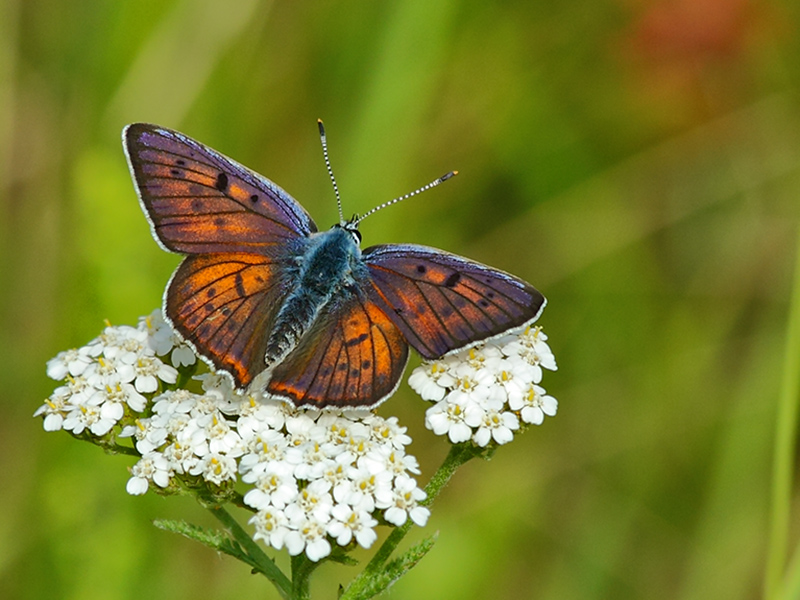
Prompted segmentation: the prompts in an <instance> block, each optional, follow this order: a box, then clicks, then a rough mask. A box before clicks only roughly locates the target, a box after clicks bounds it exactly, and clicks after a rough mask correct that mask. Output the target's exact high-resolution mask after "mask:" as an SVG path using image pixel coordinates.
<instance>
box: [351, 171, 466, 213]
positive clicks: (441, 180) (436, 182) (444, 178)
mask: <svg viewBox="0 0 800 600" xmlns="http://www.w3.org/2000/svg"><path fill="white" fill-rule="evenodd" d="M454 175H458V171H450V172H449V173H445V174H444V175H442V176H441V177H439V178H437V179H434V180H433V181H431V182H430V183H429V184H427V185H423V186H422V187H421V188H417V189H416V190H414V191H413V192H409V193H408V194H406V195H405V196H399V197H397V198H394V199H392V200H389V201H388V202H384V203H383V204H380V205H378V206H376V207H375V208H373V209H372V210H369V211H367V212H365V213H364V214H363V215H361V216H360V217H358V218H357V219H356V220H355V221H353V224H354V225H358V224H359V223H361V221H363V220H364V219H366V218H367V217H368V216H370V215H372V214H375V213H376V212H378V211H379V210H381V209H383V208H386V207H387V206H391V205H392V204H397V203H398V202H402V201H403V200H407V199H408V198H411V196H416V195H417V194H421V193H422V192H424V191H425V190H429V189H431V188H433V187H436V186H437V185H439V184H440V183H444V182H445V181H447V180H448V179H450V178H451V177H453V176H454Z"/></svg>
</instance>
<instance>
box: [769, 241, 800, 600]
mask: <svg viewBox="0 0 800 600" xmlns="http://www.w3.org/2000/svg"><path fill="white" fill-rule="evenodd" d="M796 260H797V262H796V264H795V278H794V287H793V290H792V299H791V306H790V308H789V322H788V324H787V327H786V347H785V350H784V361H783V381H782V383H781V392H780V396H779V399H778V413H777V415H776V416H777V420H776V424H775V448H774V457H773V461H774V462H773V464H772V511H771V515H770V518H771V521H772V523H771V527H770V539H769V548H768V555H767V567H766V572H765V575H764V598H766V600H775V599H777V598H781V597H782V596H783V591H784V590H783V589H782V588H783V585H782V579H783V575H784V569H785V568H786V556H787V553H788V535H789V518H790V514H789V513H790V506H791V499H792V475H793V473H794V454H795V438H796V435H797V415H798V400H800V242H798V257H797V259H796ZM795 568H797V567H795ZM793 579H797V574H796V573H795V574H793V573H789V580H793Z"/></svg>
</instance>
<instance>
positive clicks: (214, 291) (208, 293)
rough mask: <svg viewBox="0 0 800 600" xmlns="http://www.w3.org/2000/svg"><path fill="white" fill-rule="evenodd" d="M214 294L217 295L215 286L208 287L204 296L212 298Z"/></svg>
mask: <svg viewBox="0 0 800 600" xmlns="http://www.w3.org/2000/svg"><path fill="white" fill-rule="evenodd" d="M216 295H217V288H213V287H212V288H208V291H207V292H206V296H208V297H209V298H213V297H214V296H216Z"/></svg>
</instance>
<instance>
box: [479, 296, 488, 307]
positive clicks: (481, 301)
mask: <svg viewBox="0 0 800 600" xmlns="http://www.w3.org/2000/svg"><path fill="white" fill-rule="evenodd" d="M478 304H480V305H481V306H482V307H483V308H486V307H487V306H489V301H488V300H486V299H484V298H481V299H480V300H478Z"/></svg>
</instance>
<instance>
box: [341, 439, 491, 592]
mask: <svg viewBox="0 0 800 600" xmlns="http://www.w3.org/2000/svg"><path fill="white" fill-rule="evenodd" d="M482 452H483V449H482V448H477V447H475V446H473V445H472V444H469V443H466V444H455V445H453V446H452V447H451V448H450V452H449V453H448V454H447V457H446V458H445V459H444V462H443V463H442V465H441V466H440V467H439V468H438V469H437V470H436V472H435V473H434V474H433V477H431V480H430V481H429V482H428V485H426V486H425V493H426V494H427V496H426V498H425V499H424V500H423V501H422V502H420V504H421V505H422V506H430V505H431V504H433V501H434V500H435V499H436V497H437V496H438V495H439V493H440V492H441V491H442V489H443V488H444V486H445V485H447V482H448V481H450V478H451V477H452V476H453V474H454V473H455V472H456V470H457V469H458V468H459V467H460V466H461V465H463V464H464V463H466V462H467V461H469V460H470V459H472V458H474V457H476V456H478V455H479V454H481V453H482ZM412 524H413V523H412V521H411V519H408V520H407V521H406V522H405V523H404V524H403V525H401V526H400V527H398V528H396V529H395V530H394V531H392V533H390V534H389V536H388V537H387V538H386V540H385V541H384V542H383V544H382V545H381V547H380V548H379V549H378V551H377V552H376V553H375V556H373V557H372V560H370V561H369V563H368V564H367V566H366V567H365V568H364V570H363V571H362V572H361V573H359V574H358V575H357V576H356V577H355V579H353V581H352V582H350V585H349V586H347V589H346V590H345V592H344V594H343V595H342V596H341V597H340V600H347V599H348V598H357V597H359V594H360V593H361V591H362V590H363V589H365V588H366V587H367V584H368V583H369V581H370V579H371V578H372V577H374V576H375V575H377V574H378V573H380V572H381V571H382V570H383V568H384V567H385V565H386V562H387V561H388V560H389V557H390V556H391V555H392V552H394V551H395V549H396V548H397V546H398V545H399V544H400V542H401V541H403V538H404V537H405V536H406V534H407V533H408V531H409V530H410V529H411V526H412Z"/></svg>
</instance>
